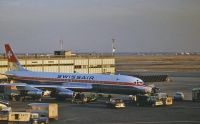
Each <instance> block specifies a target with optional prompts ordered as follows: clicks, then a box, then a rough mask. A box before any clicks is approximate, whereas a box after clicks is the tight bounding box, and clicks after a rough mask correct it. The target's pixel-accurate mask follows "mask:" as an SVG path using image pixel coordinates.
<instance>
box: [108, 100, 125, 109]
mask: <svg viewBox="0 0 200 124" xmlns="http://www.w3.org/2000/svg"><path fill="white" fill-rule="evenodd" d="M106 105H107V107H109V108H125V107H126V106H125V103H124V101H123V100H122V99H119V98H115V99H114V98H111V99H110V100H109V101H107V102H106Z"/></svg>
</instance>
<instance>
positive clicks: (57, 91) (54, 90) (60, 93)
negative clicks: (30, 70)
mask: <svg viewBox="0 0 200 124" xmlns="http://www.w3.org/2000/svg"><path fill="white" fill-rule="evenodd" d="M30 86H31V87H35V88H38V89H41V90H43V92H45V91H50V92H51V93H50V96H51V97H55V98H59V99H60V98H61V99H63V98H68V97H72V96H73V95H74V91H72V90H70V89H67V88H65V87H63V86H62V85H61V86H58V85H30Z"/></svg>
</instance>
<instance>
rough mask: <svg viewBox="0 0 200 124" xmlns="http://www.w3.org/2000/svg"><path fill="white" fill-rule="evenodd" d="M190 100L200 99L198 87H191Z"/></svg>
mask: <svg viewBox="0 0 200 124" xmlns="http://www.w3.org/2000/svg"><path fill="white" fill-rule="evenodd" d="M192 101H194V102H196V101H200V88H194V89H192Z"/></svg>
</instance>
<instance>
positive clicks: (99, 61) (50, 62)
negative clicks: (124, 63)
mask: <svg viewBox="0 0 200 124" xmlns="http://www.w3.org/2000/svg"><path fill="white" fill-rule="evenodd" d="M18 58H19V61H20V63H21V64H22V65H23V66H24V67H25V68H26V69H28V70H31V71H38V72H60V73H85V74H94V73H96V74H102V73H105V74H114V73H115V58H114V57H112V56H107V57H106V56H71V57H69V56H18ZM8 70H9V68H8V61H7V59H6V57H5V56H2V57H1V58H0V73H5V72H6V71H8Z"/></svg>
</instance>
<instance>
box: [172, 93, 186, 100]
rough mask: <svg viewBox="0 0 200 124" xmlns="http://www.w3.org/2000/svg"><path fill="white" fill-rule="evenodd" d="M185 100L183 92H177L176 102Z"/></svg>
mask: <svg viewBox="0 0 200 124" xmlns="http://www.w3.org/2000/svg"><path fill="white" fill-rule="evenodd" d="M182 100H184V94H183V92H176V93H175V95H174V101H182Z"/></svg>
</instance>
